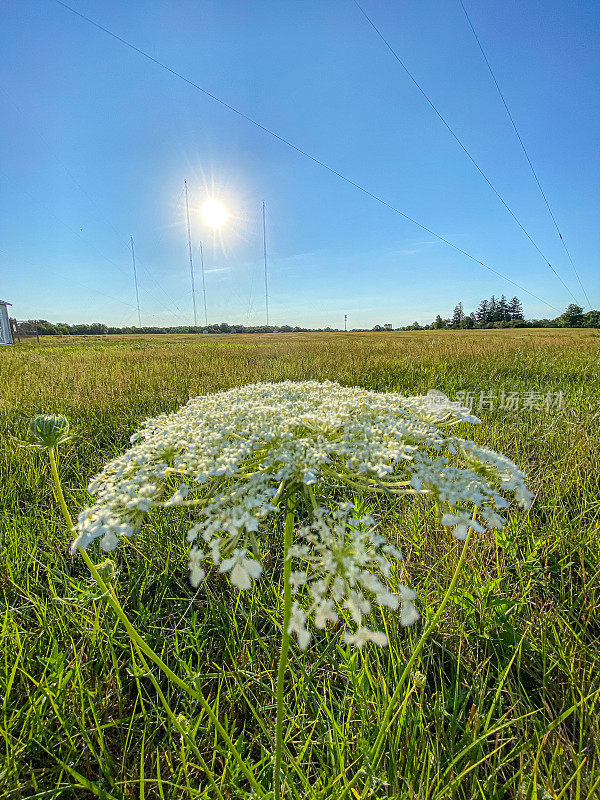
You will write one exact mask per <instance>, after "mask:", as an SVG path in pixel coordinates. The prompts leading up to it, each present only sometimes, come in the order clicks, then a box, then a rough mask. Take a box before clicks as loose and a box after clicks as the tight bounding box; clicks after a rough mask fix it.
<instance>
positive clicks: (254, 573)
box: [219, 547, 262, 589]
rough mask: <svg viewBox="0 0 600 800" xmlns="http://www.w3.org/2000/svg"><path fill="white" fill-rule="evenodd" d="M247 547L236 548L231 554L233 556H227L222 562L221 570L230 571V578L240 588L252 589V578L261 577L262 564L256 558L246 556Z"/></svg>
mask: <svg viewBox="0 0 600 800" xmlns="http://www.w3.org/2000/svg"><path fill="white" fill-rule="evenodd" d="M247 552H248V551H247V550H246V548H245V547H244V548H242V549H238V548H236V549H235V550H234V551H233V553H232V554H231V558H226V559H225V560H224V561H222V562H221V566H220V567H219V572H229V571H230V570H231V574H230V576H229V580H230V581H231V582H232V583H233V585H234V586H237V587H238V589H250V588H251V587H252V579H254V580H256V579H257V578H260V574H261V572H262V566H261V565H260V564H259V563H258V561H256V560H255V559H254V558H246V553H247Z"/></svg>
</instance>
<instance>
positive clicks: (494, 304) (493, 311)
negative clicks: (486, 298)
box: [487, 295, 498, 322]
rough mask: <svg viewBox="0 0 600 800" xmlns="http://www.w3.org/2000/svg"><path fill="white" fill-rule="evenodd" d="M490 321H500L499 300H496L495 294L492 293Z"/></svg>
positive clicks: (489, 311) (489, 306)
mask: <svg viewBox="0 0 600 800" xmlns="http://www.w3.org/2000/svg"><path fill="white" fill-rule="evenodd" d="M487 321H488V322H497V321H498V301H497V300H496V298H495V296H494V295H492V296H491V297H490V302H489V304H488V318H487Z"/></svg>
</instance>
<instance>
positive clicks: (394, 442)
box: [72, 381, 532, 647]
mask: <svg viewBox="0 0 600 800" xmlns="http://www.w3.org/2000/svg"><path fill="white" fill-rule="evenodd" d="M464 422H471V423H478V422H479V420H478V419H477V418H476V417H474V416H473V415H472V414H471V412H470V411H469V409H466V408H464V407H463V406H461V405H460V403H457V402H453V401H451V400H449V399H448V398H447V397H446V396H445V395H443V394H442V393H441V392H439V391H437V390H432V391H431V392H430V393H429V394H428V395H426V396H416V397H405V396H403V395H401V394H398V393H395V392H386V393H382V392H373V391H368V390H366V389H362V388H360V387H343V386H340V385H339V384H336V383H331V382H329V381H325V382H323V383H318V382H316V381H306V382H302V383H295V382H291V381H284V382H281V383H264V384H253V385H249V386H241V387H237V388H234V389H229V390H227V391H224V392H217V393H216V394H213V395H204V396H202V397H196V398H194V399H192V400H190V401H189V402H188V403H187V404H186V405H185V406H183V407H182V408H180V409H179V410H177V411H175V412H173V413H169V414H161V415H160V416H158V417H155V418H154V419H150V420H148V421H147V422H145V423H144V426H143V429H142V430H141V431H139V432H138V433H136V434H134V435H133V436H132V437H131V443H132V446H131V447H130V448H129V449H128V450H127V451H126V452H125V453H123V454H122V455H120V456H118V457H117V458H115V459H114V460H112V461H111V462H109V463H108V464H107V465H106V466H105V468H104V469H103V470H102V472H101V473H100V474H99V475H97V476H96V477H95V478H94V479H93V480H92V481H91V482H90V485H89V491H90V493H91V494H92V495H94V499H95V503H94V505H93V506H91V507H90V508H88V509H86V510H85V511H83V512H82V513H81V514H80V515H79V517H78V521H77V525H76V532H77V538H76V540H75V542H74V543H73V548H72V552H75V551H76V550H77V549H78V548H82V549H85V548H87V547H89V545H90V544H91V543H92V542H93V541H94V540H96V539H99V540H100V544H101V547H102V548H103V549H105V550H112V549H114V548H115V547H116V546H117V545H118V543H119V541H120V539H121V537H127V536H131V535H132V534H134V533H138V532H139V531H140V530H141V528H142V526H143V523H144V521H145V520H146V519H147V517H148V515H150V514H153V513H158V511H159V510H160V509H162V508H164V507H168V508H176V507H185V508H186V512H190V513H195V518H194V519H193V520H192V521H191V523H190V528H189V530H188V532H187V540H188V542H190V543H195V542H196V541H197V540H198V541H199V543H201V548H202V549H201V548H200V547H198V546H196V545H194V546H193V547H192V549H191V551H190V565H189V566H190V580H191V582H192V584H193V585H195V586H196V585H199V583H200V582H201V581H202V580H203V578H204V577H205V570H206V562H207V560H208V559H210V561H212V563H213V564H214V565H215V566H217V567H218V568H219V571H220V572H222V573H228V574H229V577H230V580H231V582H232V583H233V584H234V585H235V586H237V587H238V588H240V589H250V588H251V587H252V583H253V581H254V580H256V579H257V578H258V577H259V576H260V574H261V572H262V566H261V564H260V563H259V561H258V560H257V559H255V558H253V557H252V556H250V555H249V554H248V553H249V550H250V549H251V550H252V552H254V551H255V549H256V543H257V538H256V536H255V532H256V531H258V530H259V528H260V526H261V524H263V523H264V522H265V521H266V520H267V518H268V517H269V515H273V514H279V513H280V507H281V506H282V505H284V504H285V503H286V502H287V499H288V498H292V497H293V498H294V503H297V504H302V503H304V504H305V505H304V506H302V505H299V511H298V518H299V519H302V518H304V519H305V520H306V521H307V524H305V525H304V527H302V528H300V529H299V530H298V531H296V537H295V538H296V540H295V541H294V542H293V544H292V546H291V548H290V549H289V551H288V557H289V558H290V559H292V560H293V571H292V578H291V582H292V588H293V590H294V592H295V594H296V595H297V596H298V598H300V597H301V596H302V598H303V600H306V603H307V604H306V610H302V608H301V607H300V605H299V604H295V605H294V609H295V610H294V612H293V617H292V621H291V622H290V630H291V631H292V632H294V633H295V634H296V636H297V637H298V641H299V644H300V645H301V646H302V647H306V646H307V645H308V642H309V640H310V633H309V631H308V629H307V627H306V626H307V623H308V621H309V620H314V624H315V626H316V627H317V628H324V627H326V625H327V623H335V622H337V621H338V619H339V618H342V619H344V620H348V619H349V618H350V619H352V620H353V621H354V623H355V625H356V626H357V631H356V632H355V633H354V634H351V636H352V637H353V639H352V641H353V642H354V643H356V644H357V645H359V646H361V645H362V644H364V643H365V642H366V641H372V642H373V641H374V642H375V643H378V644H381V643H383V642H384V634H383V633H378V632H371V631H369V629H368V628H365V627H364V626H363V624H362V623H363V620H364V617H365V616H366V615H367V614H369V613H370V611H371V608H372V607H373V606H385V607H387V608H390V609H393V610H398V609H399V611H400V622H401V624H403V625H408V624H412V623H413V622H415V621H416V620H417V619H418V616H419V615H418V611H417V609H416V607H415V605H414V602H413V600H414V599H415V595H414V592H412V590H411V589H407V588H406V587H402V586H399V587H398V586H395V585H394V578H393V576H394V569H395V568H396V565H397V563H398V560H399V559H401V558H402V554H401V552H400V550H399V548H398V547H397V546H396V545H395V544H394V543H392V542H387V541H386V539H385V537H384V536H383V535H382V534H381V533H380V532H376V531H375V523H374V521H373V519H372V518H370V517H368V516H364V515H363V516H361V514H360V513H359V512H357V511H356V509H355V508H354V505H353V504H352V503H350V502H346V503H342V504H341V505H340V506H339V507H337V508H334V509H333V510H330V509H329V508H328V507H324V505H323V499H322V498H323V490H322V487H323V486H324V487H325V489H326V491H329V489H330V487H331V483H332V481H334V482H335V483H336V484H337V485H341V486H343V485H344V484H346V485H347V487H348V492H349V493H350V492H351V493H353V494H354V493H360V492H361V491H363V492H364V493H368V492H369V491H370V490H371V489H373V490H374V491H377V492H382V491H385V492H386V493H390V494H391V495H393V496H402V495H412V494H414V493H415V492H419V493H427V494H428V495H429V496H430V497H431V498H432V500H434V501H436V502H438V503H440V504H441V505H443V506H445V507H450V508H452V509H454V512H455V513H447V514H444V516H443V517H442V523H443V524H444V525H450V526H451V527H452V529H453V533H454V535H455V536H456V537H458V538H465V537H466V535H467V531H468V529H469V528H472V529H473V530H476V531H480V532H481V531H483V525H485V527H487V528H488V529H498V528H499V527H501V525H502V524H504V520H503V518H502V517H500V515H499V514H498V513H497V512H498V510H500V509H502V508H506V507H507V505H508V503H507V501H506V499H505V497H504V495H512V496H513V497H514V498H515V499H516V500H517V502H518V503H519V504H520V505H521V506H523V507H528V506H529V505H530V503H531V501H532V494H531V492H530V491H529V489H528V487H527V485H526V482H525V476H524V474H523V473H522V472H521V471H520V470H519V468H518V467H517V466H516V464H514V463H513V462H512V461H510V459H508V458H506V457H505V456H503V455H501V454H500V453H495V452H494V451H492V450H489V449H487V448H485V447H482V446H480V445H477V444H476V443H475V442H472V441H469V440H466V439H461V438H460V437H457V436H454V435H451V431H452V430H454V426H455V425H456V424H458V423H464ZM182 481H183V482H182ZM309 501H310V502H309ZM315 505H316V508H313V506H315ZM471 507H476V508H477V509H478V514H479V519H481V520H482V522H483V525H482V524H480V523H479V522H477V521H476V520H474V519H472V517H471V516H470V515H468V514H467V513H466V511H464V510H463V509H465V508H471Z"/></svg>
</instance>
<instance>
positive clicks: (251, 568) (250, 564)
mask: <svg viewBox="0 0 600 800" xmlns="http://www.w3.org/2000/svg"><path fill="white" fill-rule="evenodd" d="M243 563H244V569H245V570H246V572H247V573H248V575H250V577H251V578H254V580H256V579H257V578H260V576H261V573H262V570H263V568H262V564H260V562H258V561H256V560H255V559H254V558H245V559H244V562H243Z"/></svg>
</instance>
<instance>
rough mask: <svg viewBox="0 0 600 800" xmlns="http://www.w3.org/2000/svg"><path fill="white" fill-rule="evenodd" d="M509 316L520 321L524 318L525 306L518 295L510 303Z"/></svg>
mask: <svg viewBox="0 0 600 800" xmlns="http://www.w3.org/2000/svg"><path fill="white" fill-rule="evenodd" d="M508 318H509V319H510V320H513V321H520V320H522V319H523V306H522V305H521V301H520V300H519V298H518V297H513V299H512V300H511V301H510V302H509V303H508Z"/></svg>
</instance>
